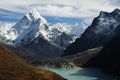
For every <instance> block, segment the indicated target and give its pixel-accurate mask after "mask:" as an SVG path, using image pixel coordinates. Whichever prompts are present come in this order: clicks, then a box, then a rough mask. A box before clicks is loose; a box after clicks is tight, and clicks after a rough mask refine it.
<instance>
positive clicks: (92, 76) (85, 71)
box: [44, 68, 113, 80]
mask: <svg viewBox="0 0 120 80" xmlns="http://www.w3.org/2000/svg"><path fill="white" fill-rule="evenodd" d="M44 69H46V70H49V71H52V72H55V73H57V74H59V75H61V76H62V77H64V78H66V79H68V80H113V78H112V77H111V76H108V75H106V74H104V73H102V71H100V70H97V69H93V68H74V69H61V68H44Z"/></svg>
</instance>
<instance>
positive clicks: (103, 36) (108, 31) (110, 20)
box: [63, 9, 120, 56]
mask: <svg viewBox="0 0 120 80" xmlns="http://www.w3.org/2000/svg"><path fill="white" fill-rule="evenodd" d="M119 32H120V10H119V9H115V10H114V11H113V12H111V13H108V12H103V11H101V12H100V15H99V16H98V17H96V18H95V19H94V20H93V22H92V24H91V25H90V26H89V27H88V28H87V29H86V31H85V32H84V33H83V34H82V35H81V37H80V38H78V39H76V41H75V42H74V43H72V44H71V45H70V46H68V48H67V49H66V50H65V52H64V54H63V56H66V55H72V54H75V53H79V52H81V51H84V50H87V49H91V48H95V47H99V46H104V45H106V43H108V42H109V41H110V40H111V39H112V38H113V37H114V36H116V35H117V34H118V33H119Z"/></svg>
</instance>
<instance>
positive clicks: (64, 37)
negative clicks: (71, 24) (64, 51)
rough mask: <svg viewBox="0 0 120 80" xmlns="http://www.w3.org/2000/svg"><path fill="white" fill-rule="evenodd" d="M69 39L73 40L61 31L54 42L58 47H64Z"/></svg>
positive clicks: (68, 43) (68, 42) (69, 41)
mask: <svg viewBox="0 0 120 80" xmlns="http://www.w3.org/2000/svg"><path fill="white" fill-rule="evenodd" d="M71 41H73V39H72V38H71V37H70V36H69V35H67V34H66V33H64V32H63V33H62V34H61V35H60V36H58V37H57V38H56V39H55V40H54V43H56V44H57V45H58V46H60V47H63V48H66V47H67V46H68V45H70V43H71Z"/></svg>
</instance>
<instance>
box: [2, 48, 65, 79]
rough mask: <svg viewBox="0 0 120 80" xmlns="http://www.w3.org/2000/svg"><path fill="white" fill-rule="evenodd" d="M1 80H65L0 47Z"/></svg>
mask: <svg viewBox="0 0 120 80" xmlns="http://www.w3.org/2000/svg"><path fill="white" fill-rule="evenodd" d="M0 80H65V79H63V78H62V77H60V76H59V75H57V74H55V73H53V72H50V71H47V70H43V69H37V68H36V67H34V66H32V65H30V64H27V63H26V62H25V61H24V60H22V59H20V58H19V57H18V56H16V55H15V54H14V53H12V52H11V51H9V50H8V49H6V48H4V47H2V46H0Z"/></svg>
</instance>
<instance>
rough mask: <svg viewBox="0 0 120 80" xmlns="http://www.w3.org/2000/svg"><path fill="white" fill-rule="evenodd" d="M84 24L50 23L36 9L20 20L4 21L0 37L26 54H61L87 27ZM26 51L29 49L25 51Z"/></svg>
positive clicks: (25, 56)
mask: <svg viewBox="0 0 120 80" xmlns="http://www.w3.org/2000/svg"><path fill="white" fill-rule="evenodd" d="M84 26H85V24H83V23H82V24H81V25H75V26H70V25H67V24H61V23H57V24H54V25H52V24H50V23H48V22H47V20H46V19H45V18H43V17H42V16H41V15H40V14H39V12H38V11H37V10H35V9H33V10H31V11H29V13H27V14H25V16H23V18H22V19H21V20H20V21H19V22H18V23H7V22H1V24H0V41H1V42H2V43H3V44H5V45H8V46H7V47H8V48H10V49H11V50H12V51H13V52H15V53H16V54H17V55H19V56H21V57H23V58H25V59H26V58H29V59H31V58H33V56H34V57H58V56H61V55H62V54H63V51H64V49H65V48H66V47H67V46H68V45H69V44H71V43H72V42H74V41H75V39H76V38H77V37H79V36H80V35H81V34H82V33H83V32H84V30H85V28H84ZM25 52H26V53H25Z"/></svg>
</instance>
